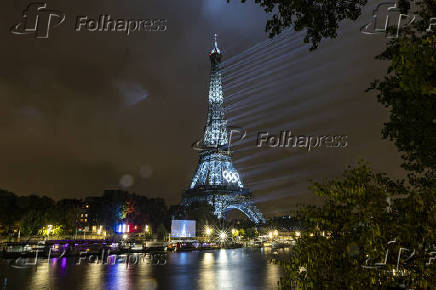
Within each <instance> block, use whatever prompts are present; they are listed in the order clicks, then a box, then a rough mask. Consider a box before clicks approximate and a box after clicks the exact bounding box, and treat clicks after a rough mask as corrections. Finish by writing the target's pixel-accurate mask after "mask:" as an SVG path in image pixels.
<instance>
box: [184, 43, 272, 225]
mask: <svg viewBox="0 0 436 290" xmlns="http://www.w3.org/2000/svg"><path fill="white" fill-rule="evenodd" d="M209 59H210V62H211V72H210V82H209V109H208V114H207V121H206V126H205V128H204V136H203V139H202V141H203V142H202V150H201V151H202V152H201V153H200V158H199V162H198V166H197V169H196V171H195V174H194V177H193V178H192V182H191V186H190V188H189V189H188V190H186V191H185V193H184V197H183V204H184V205H189V204H190V203H191V202H193V201H207V202H208V203H210V204H211V205H213V206H214V209H215V215H216V216H218V217H219V218H221V217H223V215H224V213H225V212H226V211H228V210H230V209H238V210H240V211H241V212H243V213H244V214H245V215H247V217H248V218H250V219H251V220H252V221H254V222H255V223H259V222H264V221H265V220H264V218H263V216H262V213H261V212H260V211H259V209H257V207H256V206H254V205H253V202H252V198H251V192H250V190H248V189H245V188H244V185H243V183H242V180H241V178H240V176H239V173H238V171H237V170H236V168H235V167H234V166H233V162H232V157H231V152H230V150H229V140H228V130H227V120H226V118H225V114H224V106H223V89H222V81H221V71H220V63H221V59H222V52H221V50H220V49H219V48H218V43H217V39H216V35H215V43H214V47H213V49H212V50H211V51H210V53H209Z"/></svg>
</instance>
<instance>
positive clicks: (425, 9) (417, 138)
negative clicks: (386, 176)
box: [369, 1, 436, 173]
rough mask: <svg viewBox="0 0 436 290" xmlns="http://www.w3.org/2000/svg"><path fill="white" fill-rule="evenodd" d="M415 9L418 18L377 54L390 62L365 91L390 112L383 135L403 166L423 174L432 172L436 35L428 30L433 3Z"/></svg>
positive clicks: (435, 12) (435, 6) (435, 158)
mask: <svg viewBox="0 0 436 290" xmlns="http://www.w3.org/2000/svg"><path fill="white" fill-rule="evenodd" d="M427 3H428V4H427ZM417 7H418V11H416V12H415V13H417V14H418V15H420V16H421V21H418V22H417V25H416V26H414V27H413V28H409V29H406V28H405V29H403V33H402V34H401V36H400V37H399V38H398V39H393V40H392V41H391V42H390V43H389V45H388V47H387V48H386V50H385V51H384V52H383V53H382V54H380V55H379V56H378V59H381V60H387V61H390V62H391V64H390V66H389V68H388V71H387V75H386V76H385V78H384V79H383V80H382V81H380V80H376V81H374V82H373V83H372V84H371V86H370V88H369V90H377V91H378V100H379V102H380V103H382V104H383V105H384V106H385V107H387V108H389V110H390V113H391V114H390V120H389V122H387V123H385V126H384V128H383V131H382V135H383V137H384V138H389V139H390V140H391V141H394V144H395V145H396V146H397V147H398V149H399V150H400V151H401V152H403V159H404V164H403V167H404V168H406V169H408V170H411V171H414V172H420V173H422V172H426V171H428V170H436V115H435V112H436V36H435V35H434V32H433V33H432V32H427V31H426V29H427V28H428V19H429V16H430V15H433V16H434V15H436V4H435V3H434V2H431V1H419V2H418V5H417ZM406 11H407V9H406Z"/></svg>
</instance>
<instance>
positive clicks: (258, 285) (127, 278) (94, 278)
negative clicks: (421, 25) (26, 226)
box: [0, 249, 281, 290]
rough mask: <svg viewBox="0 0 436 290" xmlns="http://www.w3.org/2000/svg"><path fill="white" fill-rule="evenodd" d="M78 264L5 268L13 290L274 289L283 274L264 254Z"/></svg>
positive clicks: (232, 251)
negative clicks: (163, 260) (151, 261)
mask: <svg viewBox="0 0 436 290" xmlns="http://www.w3.org/2000/svg"><path fill="white" fill-rule="evenodd" d="M76 262H77V261H76V260H75V259H73V258H65V257H64V258H60V259H50V261H47V260H43V261H41V263H40V264H39V265H38V267H33V268H32V269H26V270H22V269H13V268H10V267H9V266H8V264H7V263H4V262H2V263H0V272H1V273H4V274H2V275H4V276H5V277H7V278H8V288H7V289H67V290H69V289H71V290H72V289H74V290H76V289H92V290H98V289H123V290H124V289H126V290H127V289H272V288H277V281H278V280H279V279H280V273H281V272H280V268H279V267H278V266H277V265H275V264H270V263H269V262H268V259H267V256H266V255H265V254H264V253H263V252H262V251H261V250H260V249H229V250H224V249H223V250H216V251H193V252H179V253H177V252H176V253H170V254H169V256H168V262H167V264H165V265H163V266H158V265H151V263H149V261H147V260H142V259H141V260H139V262H138V263H137V264H129V265H127V264H125V263H115V264H108V263H105V264H102V263H101V261H100V262H99V263H90V262H87V263H82V264H80V265H76Z"/></svg>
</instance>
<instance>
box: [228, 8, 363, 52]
mask: <svg viewBox="0 0 436 290" xmlns="http://www.w3.org/2000/svg"><path fill="white" fill-rule="evenodd" d="M245 1H246V0H241V2H242V3H244V2H245ZM227 2H230V0H227ZM254 2H255V3H257V4H258V5H259V6H261V7H262V8H263V9H264V10H265V12H266V13H273V15H272V18H271V19H269V20H268V21H267V23H266V28H265V31H267V32H269V36H270V37H271V38H272V37H274V36H276V35H278V34H280V33H281V32H282V31H283V30H284V29H286V28H288V27H291V26H292V25H293V27H294V30H295V31H301V30H303V29H306V36H305V38H304V42H305V43H309V42H311V43H312V47H311V50H312V49H316V48H317V47H318V45H319V43H320V41H321V40H322V39H323V38H336V36H337V30H338V27H339V23H340V22H341V21H342V20H345V19H350V20H356V19H357V18H358V17H359V15H360V13H361V9H362V7H363V6H364V5H365V4H366V3H367V0H345V1H337V0H323V1H318V0H255V1H254Z"/></svg>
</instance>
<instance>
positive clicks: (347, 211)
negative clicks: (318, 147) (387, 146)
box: [280, 163, 436, 289]
mask: <svg viewBox="0 0 436 290" xmlns="http://www.w3.org/2000/svg"><path fill="white" fill-rule="evenodd" d="M432 178H433V179H432ZM431 180H433V182H431ZM434 180H436V179H435V177H434V176H433V177H431V176H428V177H427V178H426V179H420V180H419V185H418V181H414V184H415V187H414V188H410V187H406V186H405V185H404V182H403V181H393V180H391V179H389V178H388V177H386V175H384V174H379V173H375V172H373V171H372V170H371V169H370V168H369V167H368V166H367V165H366V164H364V163H360V164H359V166H357V167H356V168H348V169H347V170H346V171H345V172H344V174H343V176H342V178H341V179H336V180H330V181H326V182H324V183H315V184H313V185H312V186H311V188H312V191H313V192H314V193H315V194H317V195H322V196H323V197H325V198H326V202H325V204H324V205H323V206H321V207H314V206H304V207H302V208H300V210H299V211H298V214H297V218H300V219H303V220H304V222H305V229H306V230H305V231H303V233H302V234H301V237H300V238H299V239H298V240H297V242H296V245H295V246H294V247H293V248H292V250H291V254H290V256H289V258H288V260H286V261H282V262H281V264H282V265H283V267H284V268H283V269H284V273H285V275H284V277H282V279H281V280H280V286H281V287H282V288H283V289H289V288H297V289H311V288H317V289H340V288H343V287H344V285H346V287H347V288H349V289H362V288H364V287H366V288H369V289H376V288H377V289H381V288H388V287H398V286H399V285H400V284H402V283H405V285H406V286H407V287H409V288H420V287H422V286H423V285H431V283H432V280H431V277H432V273H433V271H435V270H436V269H435V266H436V265H431V266H430V265H429V266H428V267H425V266H424V265H425V263H424V262H423V261H424V259H425V256H426V254H427V253H428V249H429V248H431V247H432V245H436V240H435V232H434V231H435V229H436V219H435V216H436V212H435V210H436V200H435V198H436V194H435V193H436V187H435V184H436V183H434ZM388 201H389V202H388ZM388 206H389V207H390V208H391V210H387V208H388ZM323 232H324V233H327V234H326V235H322V233H323ZM400 248H407V249H408V250H407V251H406V250H403V252H404V253H409V255H410V253H411V252H412V251H413V250H415V252H416V255H417V256H418V255H419V259H416V260H415V259H411V260H408V261H407V263H406V262H405V260H406V257H407V256H405V254H404V253H403V257H402V259H400V260H401V263H400V264H399V265H397V257H398V253H399V250H400ZM386 257H387V260H385V259H386ZM385 262H386V264H385ZM377 263H378V264H377ZM435 264H436V263H435ZM397 267H399V268H398V269H399V270H400V272H398V273H400V274H401V275H400V274H396V275H393V273H394V272H395V271H397ZM302 268H304V269H306V271H303V272H302V271H301V269H302ZM395 273H396V272H395ZM433 283H434V281H433ZM435 286H436V285H435Z"/></svg>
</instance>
